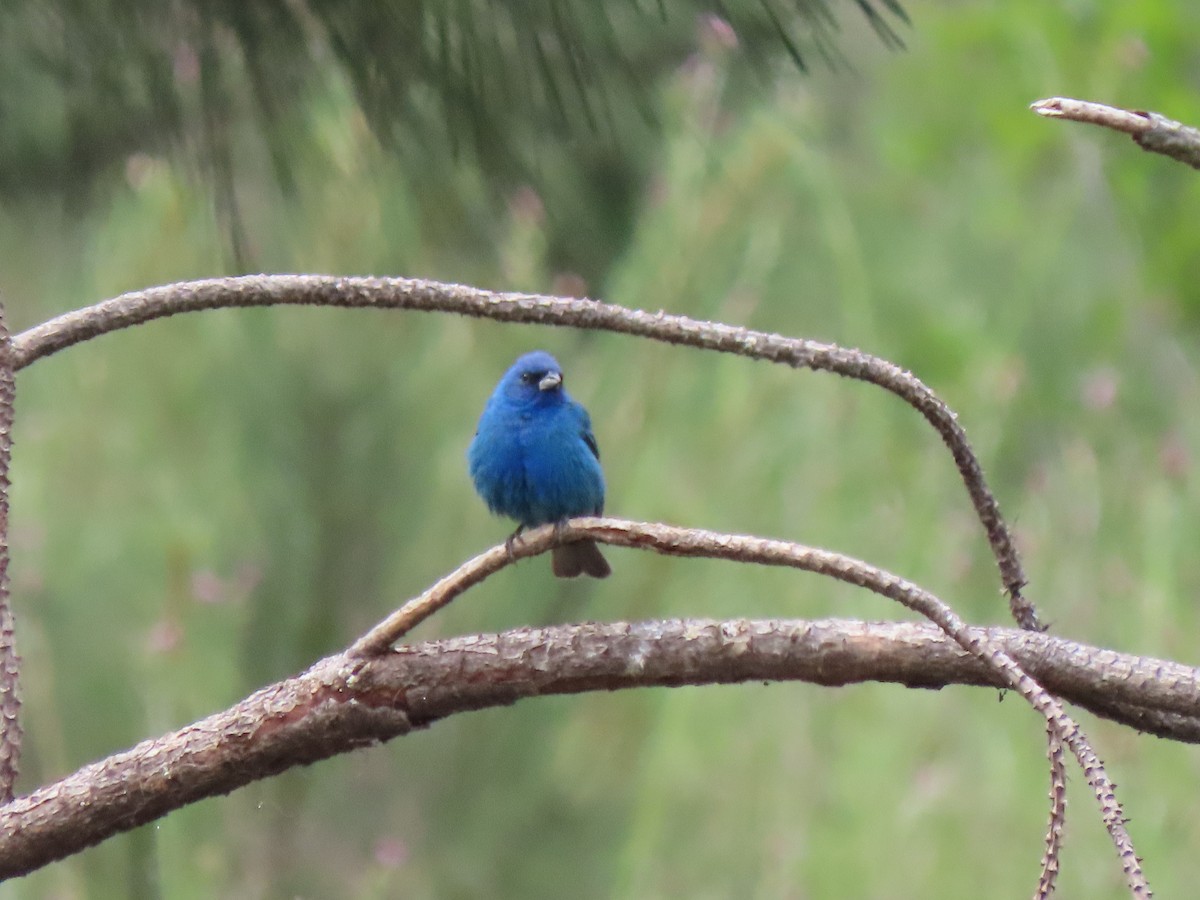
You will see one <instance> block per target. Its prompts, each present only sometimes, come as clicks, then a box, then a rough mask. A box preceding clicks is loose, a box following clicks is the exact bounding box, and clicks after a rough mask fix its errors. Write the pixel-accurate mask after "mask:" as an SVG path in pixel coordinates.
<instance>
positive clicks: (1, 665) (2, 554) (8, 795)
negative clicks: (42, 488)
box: [0, 307, 21, 803]
mask: <svg viewBox="0 0 1200 900" xmlns="http://www.w3.org/2000/svg"><path fill="white" fill-rule="evenodd" d="M13 373H14V369H13V356H12V344H11V341H10V340H9V336H8V324H7V322H6V320H5V312H4V308H3V307H0V803H5V802H7V801H9V800H11V799H12V796H13V788H14V786H15V785H16V783H17V772H18V770H19V769H20V762H21V694H20V689H21V685H20V681H21V658H20V656H19V655H18V654H17V637H16V623H15V622H14V620H13V611H12V603H11V602H10V598H9V578H8V488H9V483H10V482H9V480H8V469H9V463H10V462H11V461H12V426H13V400H14V397H15V393H16V391H15V387H16V385H15V382H14V379H13Z"/></svg>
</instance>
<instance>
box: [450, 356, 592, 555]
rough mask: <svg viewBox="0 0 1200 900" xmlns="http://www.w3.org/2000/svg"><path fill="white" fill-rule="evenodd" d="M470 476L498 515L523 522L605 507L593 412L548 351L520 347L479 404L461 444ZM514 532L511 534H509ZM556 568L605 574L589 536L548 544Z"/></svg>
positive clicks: (585, 513)
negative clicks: (466, 445)
mask: <svg viewBox="0 0 1200 900" xmlns="http://www.w3.org/2000/svg"><path fill="white" fill-rule="evenodd" d="M467 460H468V463H469V468H470V472H471V480H472V481H474V483H475V489H476V490H477V491H478V492H479V495H480V496H481V497H482V498H483V500H484V502H485V503H487V505H488V509H490V510H491V511H492V512H494V513H497V514H498V515H503V516H507V517H508V518H510V519H515V520H516V522H517V525H518V528H517V533H519V532H520V531H521V529H522V528H532V527H533V526H536V525H545V524H548V523H557V522H561V521H563V520H565V519H569V518H571V517H572V516H589V515H600V514H601V513H602V512H603V511H604V472H603V470H602V469H601V468H600V452H599V450H598V448H597V445H596V437H595V435H593V434H592V422H591V418H590V417H589V416H588V414H587V410H585V409H584V408H583V407H582V406H580V405H579V404H578V403H576V402H575V401H574V400H572V399H571V396H570V395H569V394H568V393H567V391H566V389H565V388H564V387H563V384H562V369H561V368H560V367H559V365H558V362H557V361H556V360H555V359H554V357H553V356H551V355H550V354H549V353H546V352H544V351H541V350H537V351H534V352H532V353H526V354H525V355H524V356H522V357H521V358H520V359H518V360H517V361H516V362H515V363H513V365H512V368H510V369H509V370H508V371H507V372H506V373H504V377H503V378H501V379H500V383H499V384H497V385H496V389H495V390H494V391H493V392H492V396H491V397H490V398H489V399H488V402H487V405H486V406H485V407H484V410H483V415H482V416H481V417H480V419H479V427H478V428H477V429H476V432H475V438H474V440H472V441H471V447H470V449H469V450H468V451H467ZM514 536H515V535H514ZM553 562H554V572H555V574H556V575H562V576H564V577H572V576H574V575H578V574H581V573H582V572H586V573H587V574H589V575H593V576H595V577H597V578H603V577H604V576H606V575H608V574H609V571H610V569H609V567H608V563H607V562H606V561H605V559H604V557H603V556H602V555H601V554H600V551H599V549H598V548H597V547H596V545H595V543H593V542H592V541H578V542H575V543H572V544H564V545H562V546H561V547H557V548H555V550H554V560H553Z"/></svg>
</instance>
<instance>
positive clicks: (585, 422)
mask: <svg viewBox="0 0 1200 900" xmlns="http://www.w3.org/2000/svg"><path fill="white" fill-rule="evenodd" d="M574 406H575V414H576V415H577V416H578V417H579V436H580V437H581V438H583V442H584V443H585V444H587V445H588V449H589V450H591V451H592V456H594V457H596V459H599V458H600V448H599V447H598V446H596V436H595V435H594V434H592V417H591V416H589V415H588V411H587V410H586V409H584V408H583V406H582V405H581V404H579V403H575V404H574Z"/></svg>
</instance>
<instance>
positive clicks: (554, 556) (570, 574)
mask: <svg viewBox="0 0 1200 900" xmlns="http://www.w3.org/2000/svg"><path fill="white" fill-rule="evenodd" d="M550 564H551V568H553V569H554V574H555V575H557V576H558V577H559V578H574V577H575V576H576V575H584V574H586V575H591V576H592V577H593V578H607V577H608V576H609V575H611V574H612V569H610V568H609V566H608V560H607V559H605V558H604V556H603V555H602V554H601V553H600V548H599V547H597V546H596V542H595V541H575V542H574V543H571V544H562V545H561V546H558V547H555V548H554V549H553V550H552V551H551V552H550Z"/></svg>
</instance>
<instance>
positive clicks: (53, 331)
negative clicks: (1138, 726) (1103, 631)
mask: <svg viewBox="0 0 1200 900" xmlns="http://www.w3.org/2000/svg"><path fill="white" fill-rule="evenodd" d="M276 304H292V305H320V306H339V307H353V308H372V309H411V310H421V311H426V312H431V311H440V312H452V313H458V314H460V315H466V316H476V317H480V318H491V319H495V320H497V321H502V322H525V323H534V324H542V325H555V326H564V327H572V328H585V329H594V330H603V331H613V332H619V333H623V334H631V335H637V336H640V337H646V338H650V339H652V340H657V341H663V342H665V343H670V344H682V345H685V346H689V347H697V348H701V349H707V350H717V351H721V352H725V353H734V354H737V355H740V356H745V357H749V358H751V359H764V360H769V361H771V362H775V363H782V364H784V365H789V366H792V367H793V368H807V369H814V370H820V371H827V372H834V373H836V374H838V375H842V376H845V377H847V378H854V379H857V380H860V381H866V382H869V383H871V384H874V385H877V386H878V387H882V388H884V389H885V390H887V391H890V392H891V393H893V394H895V395H897V396H898V397H900V398H901V399H902V400H904V402H906V403H907V404H909V405H910V406H912V407H913V408H914V409H915V410H917V411H918V412H919V413H920V414H921V415H922V416H924V417H925V419H926V420H927V421H928V422H929V423H930V424H931V425H932V426H933V427H934V429H935V430H936V431H937V432H938V434H939V435H940V436H941V438H942V441H943V442H944V443H945V444H946V446H947V447H948V448H949V450H950V453H951V455H952V456H953V458H954V462H955V465H956V466H957V467H958V471H959V474H960V476H961V477H962V479H963V482H964V484H965V485H966V487H967V492H968V494H969V495H970V497H971V502H972V504H973V505H974V507H975V512H976V515H977V516H978V518H979V520H980V522H981V523H982V524H983V526H984V530H985V532H986V533H987V538H988V543H989V545H990V546H991V549H992V554H993V555H994V556H995V558H996V563H997V566H998V568H999V570H1000V576H1001V580H1002V581H1003V584H1004V587H1005V590H1006V591H1007V593H1008V596H1009V606H1010V609H1011V611H1012V614H1013V616H1014V618H1015V619H1016V621H1017V622H1018V623H1019V624H1020V625H1021V626H1022V627H1023V628H1030V629H1038V628H1040V627H1041V626H1040V625H1039V623H1038V617H1037V611H1036V610H1035V608H1034V606H1033V604H1032V603H1030V602H1029V601H1028V600H1027V599H1025V598H1024V597H1023V596H1022V594H1021V590H1022V588H1023V587H1024V586H1025V583H1026V579H1025V574H1024V571H1023V569H1022V568H1021V561H1020V558H1019V557H1018V554H1017V551H1016V548H1015V547H1014V546H1013V543H1012V537H1011V535H1010V534H1009V530H1008V526H1007V525H1006V524H1005V522H1004V519H1003V517H1002V516H1001V513H1000V507H999V504H998V503H997V502H996V499H995V497H994V496H993V494H992V492H991V490H990V489H989V488H988V486H987V483H986V481H985V479H984V476H983V469H982V467H981V466H980V464H979V460H978V459H977V458H976V457H975V454H974V452H973V451H972V449H971V446H970V443H969V442H968V441H967V436H966V432H965V431H963V429H962V427H961V426H960V425H959V424H958V420H957V416H956V415H955V413H954V412H953V411H952V410H951V409H950V408H949V407H947V406H946V405H945V404H944V403H942V401H941V400H940V399H938V397H937V395H935V394H934V393H933V391H931V390H930V389H929V388H928V387H927V386H926V385H924V384H923V383H922V382H921V381H920V380H919V379H917V378H916V377H915V376H914V375H912V374H911V373H909V372H906V371H904V370H903V369H901V368H900V367H899V366H896V365H894V364H892V363H890V362H888V361H886V360H884V359H880V358H878V357H875V356H871V355H869V354H867V353H863V352H862V351H859V350H851V349H846V348H843V347H838V346H836V345H833V344H822V343H818V342H816V341H809V340H805V339H802V338H788V337H783V336H781V335H777V334H770V333H766V332H761V331H751V330H750V329H747V328H736V327H732V326H729V325H722V324H719V323H714V322H703V321H698V320H696V319H691V318H688V317H687V316H675V315H667V314H666V313H664V312H661V311H660V312H658V313H648V312H643V311H641V310H632V309H626V308H624V307H621V306H615V305H612V304H606V303H600V302H598V301H595V300H586V299H568V298H561V297H548V296H542V295H537V294H514V293H496V292H492V291H484V290H479V289H477V288H472V287H466V286H463V285H455V284H441V283H439V282H434V281H422V280H416V279H404V278H337V277H333V276H321V275H255V276H245V277H241V278H218V279H209V280H206V281H193V282H183V283H180V284H174V285H166V286H164V287H157V288H150V289H148V290H144V291H134V292H133V293H129V294H123V295H121V296H120V297H116V298H114V299H112V300H107V301H105V302H103V303H99V304H97V305H95V306H90V307H86V308H84V309H80V310H76V311H75V312H71V313H67V314H65V315H62V316H59V317H57V318H55V319H52V320H50V321H49V322H45V323H43V324H42V325H38V326H36V327H34V328H31V329H29V330H28V331H25V332H22V333H21V334H19V335H17V336H16V337H15V338H14V339H13V348H14V364H15V367H16V368H17V369H22V368H24V367H25V366H28V365H30V364H32V363H33V362H35V361H37V360H38V359H41V358H42V357H45V356H49V355H50V354H52V353H54V352H56V351H58V350H62V349H64V348H65V347H69V346H72V345H73V344H77V343H79V342H80V341H85V340H88V339H90V338H93V337H97V336H99V335H102V334H107V333H108V332H110V331H116V330H118V329H121V328H128V327H130V326H133V325H139V324H142V323H144V322H149V321H151V320H153V319H158V318H162V317H164V316H171V315H176V314H178V313H185V312H195V311H198V310H204V309H218V308H223V307H250V306H271V305H276Z"/></svg>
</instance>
